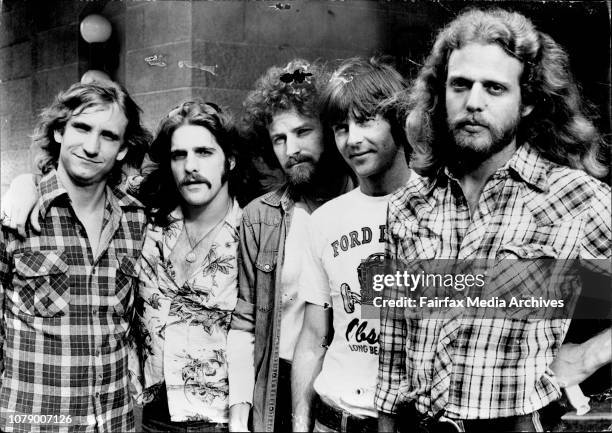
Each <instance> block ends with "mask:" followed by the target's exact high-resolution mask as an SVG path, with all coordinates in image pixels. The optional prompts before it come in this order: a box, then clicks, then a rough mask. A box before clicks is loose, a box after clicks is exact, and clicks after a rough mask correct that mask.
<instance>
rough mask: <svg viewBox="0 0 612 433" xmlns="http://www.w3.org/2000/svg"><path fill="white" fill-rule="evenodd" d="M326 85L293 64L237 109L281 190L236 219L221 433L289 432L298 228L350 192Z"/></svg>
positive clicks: (271, 73)
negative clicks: (280, 180) (225, 421)
mask: <svg viewBox="0 0 612 433" xmlns="http://www.w3.org/2000/svg"><path fill="white" fill-rule="evenodd" d="M327 78H328V76H327V74H326V72H325V71H324V69H323V68H322V67H321V66H319V65H316V64H309V63H308V62H306V61H304V60H300V59H296V60H293V61H291V62H289V63H288V64H287V65H286V66H285V67H284V68H281V67H272V68H270V69H269V70H268V71H267V72H266V73H265V74H264V75H263V76H262V77H261V78H260V79H259V80H258V82H257V83H256V88H255V90H254V91H252V92H251V93H250V94H249V95H248V96H247V98H246V101H245V102H244V106H245V111H246V113H247V117H246V120H247V122H248V123H249V125H248V126H249V128H250V130H251V131H252V132H253V133H254V136H256V137H257V141H258V142H260V143H262V145H263V146H264V148H263V149H262V151H263V154H264V156H265V158H266V159H267V162H268V163H270V164H271V165H273V166H276V167H279V168H281V169H282V171H283V172H284V174H285V178H286V182H285V184H284V185H282V186H281V187H279V188H277V189H275V190H274V191H272V192H270V193H268V194H266V195H263V196H262V197H259V198H257V199H255V200H254V201H252V202H251V203H250V204H249V205H247V206H246V208H245V209H244V213H243V218H242V224H241V228H240V246H239V253H238V261H239V276H238V285H239V294H238V303H237V305H236V310H235V312H234V316H233V318H232V323H231V329H230V333H229V335H228V368H229V380H230V426H229V427H230V430H231V431H245V430H247V428H248V427H251V428H252V429H253V430H254V431H290V429H291V387H290V377H291V361H292V358H293V349H294V347H295V342H296V340H297V336H298V334H299V332H300V329H301V324H302V318H303V310H304V306H303V304H302V303H301V302H299V301H298V297H297V283H298V277H299V270H300V262H301V245H303V244H304V241H305V239H304V236H305V235H304V233H305V231H304V230H305V227H306V222H307V220H308V218H309V216H310V213H311V212H312V211H313V210H314V209H316V208H317V207H319V206H320V205H321V204H322V203H324V202H325V201H327V200H329V199H331V198H333V197H335V196H337V195H339V194H341V193H343V192H345V191H347V190H348V189H350V188H351V187H352V185H353V184H352V182H351V178H350V176H349V174H348V173H349V170H348V167H347V166H346V165H345V164H344V163H343V162H342V159H341V157H340V156H339V155H338V153H337V151H336V149H335V146H334V145H333V142H331V143H330V144H329V145H328V143H326V142H325V140H324V135H323V127H322V125H321V120H320V118H319V111H318V102H319V101H318V99H319V94H320V90H321V89H322V88H323V86H325V84H326V83H327ZM281 329H282V331H281ZM250 405H252V407H253V413H252V425H248V418H249V408H250Z"/></svg>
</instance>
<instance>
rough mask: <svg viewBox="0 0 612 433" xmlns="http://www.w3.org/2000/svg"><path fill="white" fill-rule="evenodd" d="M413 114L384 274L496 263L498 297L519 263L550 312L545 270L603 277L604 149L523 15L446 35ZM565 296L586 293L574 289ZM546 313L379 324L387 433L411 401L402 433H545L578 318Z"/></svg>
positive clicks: (606, 251)
mask: <svg viewBox="0 0 612 433" xmlns="http://www.w3.org/2000/svg"><path fill="white" fill-rule="evenodd" d="M408 109H409V110H410V114H409V116H408V118H407V121H406V132H407V136H408V137H409V139H410V140H411V144H412V145H413V147H414V150H415V158H414V161H413V166H414V168H415V169H416V170H417V171H418V172H420V174H422V175H423V177H415V178H413V179H412V180H411V181H410V182H409V183H408V184H407V185H406V186H405V187H403V188H401V189H400V190H399V191H398V192H396V193H395V194H394V196H393V198H392V199H391V202H390V207H389V214H388V229H389V237H388V240H387V255H388V259H390V260H391V263H396V264H397V263H402V262H404V263H405V262H409V261H410V260H414V259H449V260H461V261H462V263H468V262H469V261H472V260H474V259H487V260H490V261H491V263H494V265H493V266H494V267H493V268H490V269H488V273H487V274H486V275H487V276H488V278H489V280H487V281H488V284H489V286H487V287H489V288H490V287H492V285H493V282H494V281H498V282H499V281H501V280H500V278H503V277H504V275H503V274H502V273H501V272H500V269H502V268H503V267H504V266H506V269H508V268H507V266H508V265H507V264H508V262H510V263H519V262H518V261H516V260H515V261H514V262H512V260H511V259H521V261H520V263H521V264H522V265H521V266H523V265H524V268H523V270H528V271H530V272H532V273H531V274H529V277H528V279H527V280H525V281H524V284H526V285H527V287H526V288H527V289H528V290H531V289H533V290H535V292H534V293H537V294H541V295H542V296H544V297H546V296H547V294H550V293H555V291H556V290H557V289H558V287H552V285H553V284H554V282H555V281H554V280H555V279H553V278H546V271H547V269H550V268H547V267H546V266H544V265H543V263H549V264H550V263H551V262H552V261H551V260H548V259H554V260H555V262H554V263H565V262H561V261H562V260H566V261H570V260H576V261H578V262H579V263H580V265H583V266H584V267H586V268H588V269H589V270H591V271H595V272H601V273H604V274H605V273H607V275H609V272H610V270H609V260H610V257H611V253H610V238H611V235H610V188H609V186H607V185H605V184H604V183H602V182H600V181H598V180H597V179H596V177H601V176H603V175H605V173H606V167H605V166H604V165H603V164H601V163H600V162H599V161H598V153H599V152H600V144H601V143H602V139H601V136H600V135H599V133H598V132H597V129H596V128H595V126H594V125H593V123H592V121H591V120H589V117H588V116H587V115H586V114H585V113H584V111H583V108H582V103H581V98H580V95H579V93H578V90H577V86H576V84H575V82H574V81H573V79H572V77H571V75H570V72H569V62H568V56H567V54H566V53H565V52H564V51H563V49H562V48H561V47H560V46H559V45H558V44H557V43H556V42H555V41H554V40H553V39H552V38H551V37H550V36H548V35H547V34H545V33H542V32H541V31H538V30H537V29H536V28H535V27H534V25H533V23H532V22H531V21H530V20H529V19H527V18H526V17H524V16H523V15H521V14H518V13H512V12H508V11H504V10H500V9H492V10H489V11H482V10H471V11H467V12H465V13H463V14H462V15H460V16H459V17H457V18H456V19H455V20H454V21H452V22H451V23H450V24H449V25H448V26H447V27H445V28H444V29H443V30H442V31H441V32H440V33H439V34H438V36H437V39H436V41H435V43H434V46H433V49H432V52H431V53H430V55H429V57H428V58H427V60H426V62H425V65H424V66H423V68H422V69H421V71H420V74H419V76H418V77H417V79H416V82H415V84H414V86H413V87H412V89H411V92H410V93H409V95H408ZM536 260H537V261H536ZM546 260H548V261H546ZM530 264H531V265H536V266H535V268H534V267H530ZM521 275H522V274H519V275H515V276H516V277H517V279H518V280H520V278H519V277H520V276H521ZM506 276H507V275H506ZM535 281H540V283H541V284H540V285H539V286H538V287H534V288H531V289H530V288H529V287H528V286H529V285H530V284H531V285H533V284H534V282H535ZM565 283H567V281H566V282H564V284H565ZM567 284H569V286H564V287H565V289H569V292H570V293H579V291H580V288H581V282H580V279H572V280H571V281H570V282H569V283H567ZM499 287H502V286H499ZM508 287H513V286H511V285H510V286H508ZM396 288H397V286H396ZM503 288H504V290H507V287H503ZM523 288H525V287H523ZM517 289H519V287H517ZM449 290H450V291H453V289H449ZM390 293H392V292H390ZM517 293H518V292H517ZM396 294H397V293H396ZM518 313H520V314H525V313H527V311H526V309H525V310H521V311H518ZM549 313H550V310H545V309H540V310H538V311H535V310H534V311H532V312H531V313H530V314H535V315H536V319H539V320H528V319H525V318H516V317H515V316H513V317H512V318H511V317H510V316H503V315H502V316H495V318H489V316H487V318H485V319H478V318H475V317H473V316H471V315H470V314H468V313H467V311H465V310H461V311H460V310H457V309H452V308H451V311H450V312H449V311H447V312H445V313H443V314H446V315H445V316H442V317H444V319H443V320H438V319H436V318H430V317H418V316H413V315H411V314H408V310H403V309H402V310H401V312H398V311H393V310H392V309H388V310H383V315H382V316H381V320H382V324H381V325H382V329H381V335H380V347H381V356H380V365H379V385H378V389H377V398H376V404H377V407H378V409H379V412H380V417H379V421H380V424H379V426H380V429H381V430H383V431H390V430H392V429H393V427H394V423H395V416H394V414H395V413H396V412H397V411H398V407H400V404H402V403H405V402H409V404H408V405H407V409H406V411H402V412H401V413H400V414H398V421H401V422H402V423H403V424H404V426H405V428H406V429H413V430H414V429H419V428H420V429H424V431H442V429H444V428H449V427H450V426H451V425H452V426H454V427H455V428H461V425H462V426H463V428H464V429H465V430H461V431H468V432H470V431H519V430H520V431H543V430H541V425H540V419H539V411H540V409H542V408H545V407H546V406H547V405H548V404H549V403H551V402H553V401H555V400H557V399H558V398H559V397H560V395H561V387H562V386H566V385H569V384H570V383H567V382H566V377H561V376H556V375H555V374H554V373H555V371H557V372H559V370H558V369H557V370H554V369H555V368H556V367H558V363H557V364H555V365H553V360H554V359H555V357H557V355H558V354H559V347H560V346H561V343H562V341H563V338H564V336H565V333H566V331H567V328H568V325H569V320H567V319H568V318H569V317H571V316H568V315H566V316H559V315H556V316H555V315H554V314H552V315H551V314H549ZM441 314H442V313H441ZM499 314H503V310H502V311H500V312H499ZM520 314H519V315H520ZM606 336H607V338H608V341H607V342H606V341H605V340H606ZM601 337H602V339H601V340H600V341H602V344H603V348H604V353H603V354H602V356H598V357H597V358H596V359H593V360H592V361H593V362H594V363H595V364H597V363H600V362H606V361H609V357H610V353H609V352H610V349H609V348H610V341H609V333H607V334H606V333H604V334H602V335H601ZM606 350H607V353H605V352H606ZM551 367H552V369H551ZM443 423H446V425H445V426H443V425H442V424H443ZM418 431H422V430H418ZM444 431H447V430H444Z"/></svg>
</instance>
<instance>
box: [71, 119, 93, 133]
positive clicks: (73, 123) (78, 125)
mask: <svg viewBox="0 0 612 433" xmlns="http://www.w3.org/2000/svg"><path fill="white" fill-rule="evenodd" d="M70 126H72V127H73V128H79V129H86V130H88V131H89V130H90V129H91V125H89V124H88V123H85V122H81V121H79V120H71V121H70Z"/></svg>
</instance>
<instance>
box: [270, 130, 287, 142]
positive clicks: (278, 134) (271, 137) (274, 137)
mask: <svg viewBox="0 0 612 433" xmlns="http://www.w3.org/2000/svg"><path fill="white" fill-rule="evenodd" d="M285 136H286V134H285V133H284V132H275V133H272V134H270V139H271V140H274V139H276V138H283V137H285Z"/></svg>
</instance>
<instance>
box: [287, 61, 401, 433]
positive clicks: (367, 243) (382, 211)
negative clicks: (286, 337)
mask: <svg viewBox="0 0 612 433" xmlns="http://www.w3.org/2000/svg"><path fill="white" fill-rule="evenodd" d="M403 88H404V82H403V79H402V77H401V75H400V74H399V73H398V72H397V71H396V70H395V69H393V68H392V67H391V66H389V65H386V64H383V63H381V62H379V61H377V60H375V59H371V60H369V61H367V60H364V59H350V60H347V61H345V62H344V63H343V64H342V65H341V66H340V67H339V68H338V69H337V70H336V72H335V73H334V74H333V76H332V78H331V80H330V82H329V84H328V86H327V87H326V89H325V90H324V92H323V113H322V117H323V118H324V119H325V121H326V122H328V123H329V125H330V126H331V128H332V130H333V133H334V138H335V141H336V145H337V147H338V150H339V151H340V153H341V155H342V156H343V158H344V159H345V161H346V162H347V163H348V164H349V166H350V167H351V168H352V169H353V171H354V172H355V174H356V175H357V177H358V179H359V187H358V188H356V189H354V190H353V191H351V192H348V193H346V194H344V195H341V196H339V197H337V198H335V199H333V200H331V201H329V202H327V203H326V204H324V205H322V206H321V207H320V208H319V209H317V210H316V211H315V212H314V213H313V214H312V215H311V219H310V221H309V224H308V231H307V242H306V243H305V254H304V259H303V262H302V272H301V276H300V284H299V290H300V298H302V299H303V300H304V301H305V302H306V306H305V311H304V325H303V327H302V332H301V333H300V336H299V339H298V343H297V346H296V349H295V355H294V361H293V368H292V383H291V385H292V394H293V430H294V431H308V430H310V429H311V428H312V424H313V422H314V430H315V431H326V432H327V431H338V432H363V431H376V430H377V421H376V417H377V412H376V408H375V407H374V391H375V388H376V374H377V369H378V331H379V319H378V315H377V314H370V315H367V314H363V311H362V305H365V304H368V303H369V304H371V299H370V298H371V296H370V295H371V293H372V292H371V280H372V274H373V273H376V272H377V269H379V270H381V269H382V257H383V252H384V240H385V228H386V212H387V204H388V199H389V196H390V194H391V193H392V192H393V191H395V190H396V189H397V188H399V187H400V186H402V185H403V184H405V183H406V182H407V180H408V178H409V176H410V169H409V168H408V166H407V164H406V158H405V154H404V149H408V145H407V141H406V137H405V135H404V132H403V122H402V119H401V117H402V116H401V115H400V113H397V112H396V110H395V108H394V107H393V106H392V105H385V104H382V103H383V102H384V101H385V100H386V99H387V98H390V97H392V96H393V95H394V94H396V93H398V92H400V91H401V90H402V89H403ZM332 311H333V314H332ZM332 321H333V323H332ZM332 326H333V327H332ZM332 329H333V331H332ZM330 334H333V337H331V336H330ZM315 394H316V395H315ZM316 397H318V398H316Z"/></svg>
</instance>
